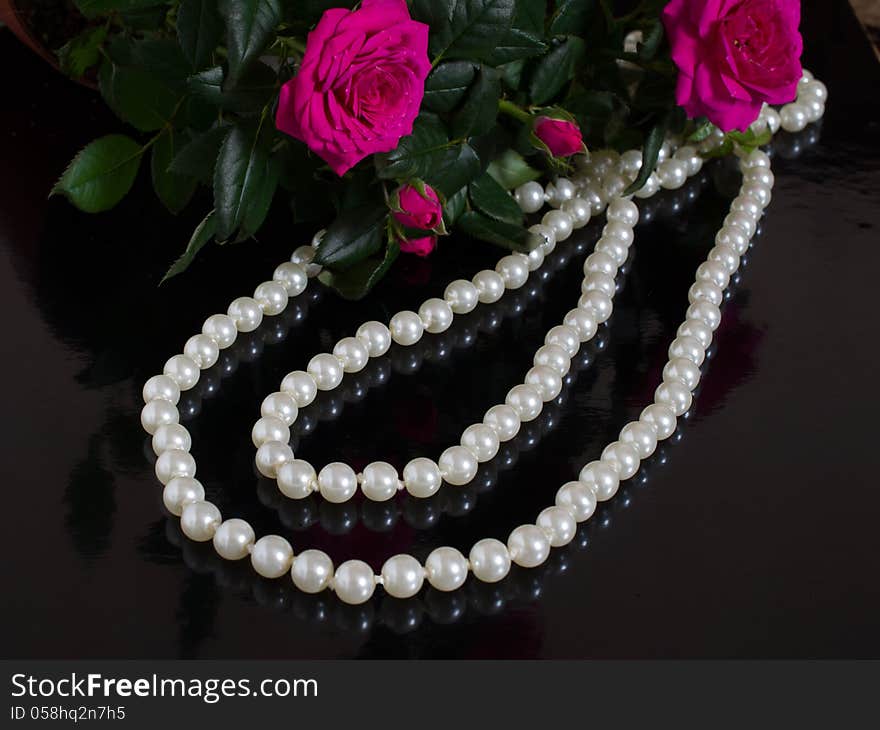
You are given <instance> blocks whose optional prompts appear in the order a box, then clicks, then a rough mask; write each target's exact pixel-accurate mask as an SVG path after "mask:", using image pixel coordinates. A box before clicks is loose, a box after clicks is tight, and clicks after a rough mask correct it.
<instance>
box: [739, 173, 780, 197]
mask: <svg viewBox="0 0 880 730" xmlns="http://www.w3.org/2000/svg"><path fill="white" fill-rule="evenodd" d="M742 178H743V185H749V184H753V185H764V186H766V187H767V188H770V189H771V191H772V189H773V184H774V183H775V182H776V177H775V176H774V175H773V172H772V171H771V170H770V169H769V168H766V167H750V168H747V169H745V170H743V171H742Z"/></svg>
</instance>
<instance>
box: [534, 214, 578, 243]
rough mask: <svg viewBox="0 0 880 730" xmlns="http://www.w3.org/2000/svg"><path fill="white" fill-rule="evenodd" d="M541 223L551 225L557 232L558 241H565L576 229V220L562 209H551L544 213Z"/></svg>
mask: <svg viewBox="0 0 880 730" xmlns="http://www.w3.org/2000/svg"><path fill="white" fill-rule="evenodd" d="M541 223H543V224H544V225H545V226H549V227H550V228H552V229H553V232H554V233H555V234H556V242H557V243H559V242H560V241H564V240H565V239H566V238H568V237H569V236H571V234H572V231H573V230H574V220H573V219H572V217H571V216H570V215H569V214H568V213H566V212H565V211H562V210H551V211H549V212H547V213H545V214H544V217H543V218H541Z"/></svg>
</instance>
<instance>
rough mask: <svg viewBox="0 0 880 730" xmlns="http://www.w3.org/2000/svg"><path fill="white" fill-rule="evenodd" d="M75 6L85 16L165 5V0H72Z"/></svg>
mask: <svg viewBox="0 0 880 730" xmlns="http://www.w3.org/2000/svg"><path fill="white" fill-rule="evenodd" d="M74 2H75V4H76V7H77V8H78V9H79V11H80V12H81V13H82V14H83V15H85V16H86V17H90V16H94V15H101V14H103V13H111V12H120V13H127V12H130V11H132V10H143V9H144V8H154V7H156V6H157V5H165V4H166V2H167V0H74Z"/></svg>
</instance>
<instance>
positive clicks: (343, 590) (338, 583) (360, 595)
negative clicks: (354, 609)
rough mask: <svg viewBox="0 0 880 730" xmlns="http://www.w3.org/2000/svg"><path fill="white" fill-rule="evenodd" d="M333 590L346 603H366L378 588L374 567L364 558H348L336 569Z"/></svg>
mask: <svg viewBox="0 0 880 730" xmlns="http://www.w3.org/2000/svg"><path fill="white" fill-rule="evenodd" d="M333 590H334V591H335V592H336V595H337V596H338V597H339V599H340V600H341V601H343V602H345V603H348V604H351V605H353V606H359V605H360V604H362V603H366V602H367V601H369V600H370V598H371V597H372V595H373V591H374V590H376V577H375V576H374V575H373V569H372V568H371V567H370V566H369V565H367V564H366V563H365V562H364V561H363V560H346V561H345V562H344V563H343V564H342V565H340V566H339V567H338V568H337V569H336V575H335V576H334V577H333Z"/></svg>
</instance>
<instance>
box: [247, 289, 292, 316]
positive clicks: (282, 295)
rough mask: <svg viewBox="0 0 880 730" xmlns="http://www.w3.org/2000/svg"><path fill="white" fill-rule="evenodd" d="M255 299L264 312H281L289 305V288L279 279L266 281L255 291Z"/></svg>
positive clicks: (273, 313) (270, 313)
mask: <svg viewBox="0 0 880 730" xmlns="http://www.w3.org/2000/svg"><path fill="white" fill-rule="evenodd" d="M254 299H255V300H256V301H257V304H259V305H260V309H262V310H263V314H268V315H270V316H271V315H275V314H281V313H282V312H283V311H284V308H285V307H286V306H287V289H285V288H284V285H283V284H281V283H279V282H277V281H264V282H263V283H262V284H260V285H259V286H258V287H257V288H256V290H255V291H254Z"/></svg>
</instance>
